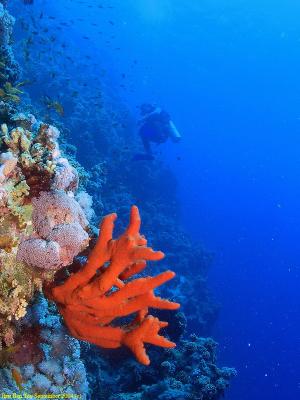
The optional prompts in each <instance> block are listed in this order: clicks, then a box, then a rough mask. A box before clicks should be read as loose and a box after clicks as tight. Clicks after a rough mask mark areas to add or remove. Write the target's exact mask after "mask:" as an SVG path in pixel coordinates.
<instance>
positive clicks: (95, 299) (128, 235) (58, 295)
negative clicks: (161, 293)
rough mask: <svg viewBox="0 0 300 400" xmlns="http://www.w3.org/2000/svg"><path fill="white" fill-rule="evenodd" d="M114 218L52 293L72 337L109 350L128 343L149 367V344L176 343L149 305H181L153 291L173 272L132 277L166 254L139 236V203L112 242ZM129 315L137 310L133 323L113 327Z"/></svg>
mask: <svg viewBox="0 0 300 400" xmlns="http://www.w3.org/2000/svg"><path fill="white" fill-rule="evenodd" d="M116 218H117V215H116V214H110V215H107V216H106V217H104V218H103V221H102V223H101V229H100V236H99V238H98V241H97V243H96V245H95V247H94V249H93V250H92V251H91V253H90V255H89V258H88V261H87V263H86V264H85V266H84V267H83V268H82V269H81V270H80V271H78V272H76V273H74V274H73V275H71V276H70V277H69V278H68V279H67V280H66V281H65V282H64V283H63V284H62V285H59V286H55V287H52V288H51V289H50V297H51V298H52V299H53V300H54V301H55V302H56V303H57V304H58V307H59V310H60V312H61V314H62V316H63V317H64V320H65V323H66V325H67V326H68V328H69V330H70V332H71V333H72V335H73V336H75V337H76V338H78V339H82V340H85V341H88V342H90V343H94V344H96V345H98V346H101V347H105V348H118V347H120V346H122V345H125V346H127V347H129V348H130V350H131V351H132V352H133V353H134V355H135V356H136V358H137V359H138V361H140V362H141V363H142V364H145V365H148V364H149V363H150V360H149V358H148V356H147V354H146V351H145V348H144V344H145V343H150V344H153V345H156V346H161V347H169V348H170V347H174V346H175V343H173V342H170V341H169V340H168V339H166V338H165V337H163V336H161V335H159V330H160V329H161V328H163V327H165V326H167V325H168V324H167V322H162V321H159V319H158V318H155V317H153V316H151V315H148V308H149V307H153V308H159V309H168V310H175V309H177V308H178V307H179V304H177V303H173V302H171V301H168V300H165V299H161V298H160V297H157V296H155V294H154V289H155V288H156V287H158V286H160V285H162V284H163V283H165V282H166V281H168V280H170V279H172V278H173V277H174V276H175V273H174V272H172V271H165V272H163V273H161V274H159V275H157V276H155V277H150V276H149V277H140V278H135V279H130V278H132V276H133V275H135V274H137V273H139V272H141V271H142V270H143V269H144V268H145V266H146V261H148V260H151V261H157V260H160V259H162V258H163V257H164V254H163V253H162V252H161V251H154V250H152V249H151V248H150V247H147V240H146V239H145V237H144V236H142V235H141V234H140V224H141V220H140V216H139V211H138V208H137V207H136V206H133V207H132V208H131V215H130V222H129V225H128V228H127V229H126V231H125V232H124V233H123V234H122V235H121V236H120V237H119V238H118V239H116V240H113V239H112V234H113V229H114V222H115V220H116ZM128 279H129V281H128ZM131 314H136V317H135V318H134V320H133V321H132V322H130V323H128V324H124V325H121V326H112V325H110V324H111V323H112V322H113V320H115V319H116V318H119V317H126V316H128V315H131Z"/></svg>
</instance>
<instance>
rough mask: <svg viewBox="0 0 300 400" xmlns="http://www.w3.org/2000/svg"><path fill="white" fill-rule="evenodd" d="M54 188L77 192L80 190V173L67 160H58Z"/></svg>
mask: <svg viewBox="0 0 300 400" xmlns="http://www.w3.org/2000/svg"><path fill="white" fill-rule="evenodd" d="M52 188H53V189H58V190H65V191H67V192H69V191H72V192H75V191H76V190H77V188H78V173H77V171H76V169H75V168H73V167H72V165H71V164H70V163H69V161H68V160H67V159H66V158H59V159H58V160H57V164H56V168H55V175H54V178H53V182H52Z"/></svg>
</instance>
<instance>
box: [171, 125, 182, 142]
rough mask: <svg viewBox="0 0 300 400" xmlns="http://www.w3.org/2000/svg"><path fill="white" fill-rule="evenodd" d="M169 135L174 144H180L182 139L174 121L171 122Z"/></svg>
mask: <svg viewBox="0 0 300 400" xmlns="http://www.w3.org/2000/svg"><path fill="white" fill-rule="evenodd" d="M169 133H170V138H171V140H172V141H173V142H175V143H176V142H179V140H180V139H181V135H180V133H179V132H178V130H177V128H176V126H175V124H174V122H173V121H171V120H170V121H169Z"/></svg>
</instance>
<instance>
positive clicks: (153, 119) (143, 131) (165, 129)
mask: <svg viewBox="0 0 300 400" xmlns="http://www.w3.org/2000/svg"><path fill="white" fill-rule="evenodd" d="M169 125H170V116H169V114H168V113H167V112H165V111H163V110H159V112H153V113H150V114H149V115H148V116H147V115H146V116H145V117H144V119H143V120H142V121H141V127H140V130H139V134H140V136H141V139H142V141H143V145H144V148H145V151H146V153H147V154H149V155H151V154H152V151H151V146H150V143H151V142H153V143H157V144H159V143H164V142H165V141H166V140H167V139H168V137H169Z"/></svg>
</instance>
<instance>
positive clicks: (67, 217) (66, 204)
mask: <svg viewBox="0 0 300 400" xmlns="http://www.w3.org/2000/svg"><path fill="white" fill-rule="evenodd" d="M32 204H33V213H32V223H33V226H34V229H35V231H36V232H37V234H38V235H39V236H41V237H42V238H44V239H47V238H48V236H49V235H50V233H51V231H52V229H53V228H55V227H56V226H57V225H61V224H72V223H75V222H78V223H79V224H80V225H81V227H82V228H83V229H85V228H86V227H87V225H88V221H87V219H86V217H85V215H84V212H83V210H82V208H81V207H80V205H79V204H78V203H77V202H76V200H74V198H72V197H70V196H68V195H67V194H66V193H64V192H62V191H58V190H55V191H52V192H42V193H41V194H40V196H39V197H38V198H34V199H32Z"/></svg>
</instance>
